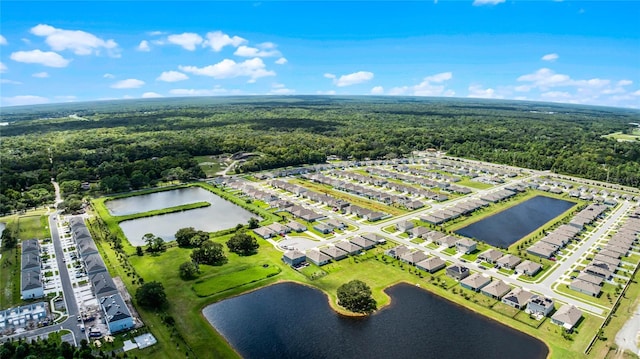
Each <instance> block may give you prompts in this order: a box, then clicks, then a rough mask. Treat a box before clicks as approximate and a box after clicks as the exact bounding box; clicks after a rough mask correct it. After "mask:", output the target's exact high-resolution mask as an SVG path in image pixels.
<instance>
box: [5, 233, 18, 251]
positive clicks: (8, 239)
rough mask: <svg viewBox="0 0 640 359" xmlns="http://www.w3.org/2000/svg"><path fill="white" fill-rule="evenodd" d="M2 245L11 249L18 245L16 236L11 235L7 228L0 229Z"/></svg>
mask: <svg viewBox="0 0 640 359" xmlns="http://www.w3.org/2000/svg"><path fill="white" fill-rule="evenodd" d="M1 237H2V246H3V247H4V248H5V249H12V248H15V247H16V246H17V245H18V238H16V236H14V235H13V231H12V230H10V229H9V228H5V229H4V230H2V235H1Z"/></svg>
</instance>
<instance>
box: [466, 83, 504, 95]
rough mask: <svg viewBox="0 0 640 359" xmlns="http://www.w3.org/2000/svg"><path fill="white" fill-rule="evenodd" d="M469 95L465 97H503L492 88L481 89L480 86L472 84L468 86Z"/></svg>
mask: <svg viewBox="0 0 640 359" xmlns="http://www.w3.org/2000/svg"><path fill="white" fill-rule="evenodd" d="M468 90H469V94H468V95H467V97H473V98H504V96H501V95H498V94H497V93H496V90H494V89H492V88H486V89H485V88H483V87H482V86H481V85H477V84H473V85H470V86H469V88H468Z"/></svg>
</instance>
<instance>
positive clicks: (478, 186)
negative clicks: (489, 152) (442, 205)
mask: <svg viewBox="0 0 640 359" xmlns="http://www.w3.org/2000/svg"><path fill="white" fill-rule="evenodd" d="M456 184H459V185H461V186H465V187H471V188H475V189H488V188H491V187H493V185H492V184H489V183H482V182H478V181H474V180H472V179H471V178H469V177H462V180H460V181H459V182H456Z"/></svg>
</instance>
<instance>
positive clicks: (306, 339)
mask: <svg viewBox="0 0 640 359" xmlns="http://www.w3.org/2000/svg"><path fill="white" fill-rule="evenodd" d="M387 294H389V295H390V296H391V299H392V305H391V306H390V307H388V308H385V309H384V310H381V311H380V312H378V313H376V314H374V315H372V316H370V317H366V318H349V317H343V316H340V315H338V314H337V313H335V312H334V311H333V310H332V309H331V308H330V307H329V304H328V303H327V297H326V295H325V294H324V293H322V292H321V291H319V290H316V289H312V288H308V287H306V286H303V285H299V284H295V283H282V284H276V285H272V286H269V287H266V288H262V289H259V290H257V291H254V292H251V293H247V294H244V295H241V296H238V297H234V298H230V299H226V300H223V301H221V302H219V303H215V304H212V305H209V306H207V307H206V308H204V310H203V314H204V316H205V317H206V318H207V320H208V321H209V323H211V325H212V326H213V327H214V328H215V329H216V330H217V331H218V332H220V333H221V334H222V335H223V336H224V337H225V338H226V339H227V341H228V342H229V343H231V345H232V346H233V347H234V348H235V349H236V350H237V351H238V352H239V353H240V355H241V356H242V357H243V358H261V359H267V358H438V359H448V358H451V359H460V358H518V359H538V358H545V357H546V356H547V354H548V349H547V347H546V345H545V344H544V343H542V342H541V341H539V340H537V339H535V338H533V337H530V336H528V335H526V334H524V333H521V332H519V331H516V330H513V329H511V328H509V327H507V326H505V325H502V324H499V323H498V322H495V321H493V320H490V319H487V318H485V317H483V316H481V315H479V314H476V313H474V312H472V311H470V310H468V309H466V308H463V307H461V306H458V305H455V304H453V303H450V302H448V301H447V300H445V299H442V298H440V297H438V296H436V295H434V294H431V293H429V292H427V291H425V290H422V289H420V288H417V287H415V286H412V285H409V284H399V285H396V286H393V287H391V288H389V289H388V290H387Z"/></svg>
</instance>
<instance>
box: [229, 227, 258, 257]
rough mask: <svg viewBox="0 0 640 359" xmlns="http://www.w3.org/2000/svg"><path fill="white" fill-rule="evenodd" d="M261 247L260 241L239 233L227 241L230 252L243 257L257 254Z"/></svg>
mask: <svg viewBox="0 0 640 359" xmlns="http://www.w3.org/2000/svg"><path fill="white" fill-rule="evenodd" d="M259 246H260V245H259V244H258V241H257V240H256V239H255V238H254V237H253V236H252V235H249V234H247V233H244V232H237V233H236V234H234V235H233V237H231V238H230V239H229V240H228V241H227V247H229V250H230V251H231V252H234V253H238V254H239V255H241V256H247V255H250V254H254V253H256V251H257V250H258V247H259Z"/></svg>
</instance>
